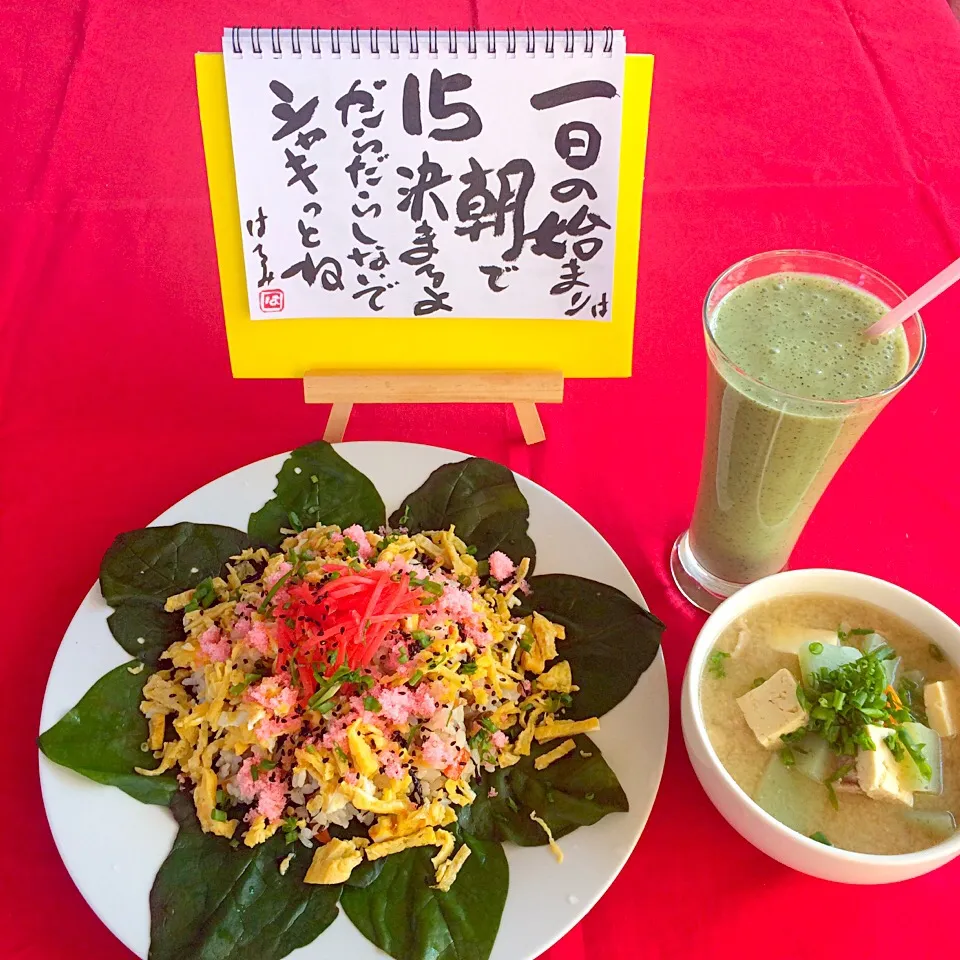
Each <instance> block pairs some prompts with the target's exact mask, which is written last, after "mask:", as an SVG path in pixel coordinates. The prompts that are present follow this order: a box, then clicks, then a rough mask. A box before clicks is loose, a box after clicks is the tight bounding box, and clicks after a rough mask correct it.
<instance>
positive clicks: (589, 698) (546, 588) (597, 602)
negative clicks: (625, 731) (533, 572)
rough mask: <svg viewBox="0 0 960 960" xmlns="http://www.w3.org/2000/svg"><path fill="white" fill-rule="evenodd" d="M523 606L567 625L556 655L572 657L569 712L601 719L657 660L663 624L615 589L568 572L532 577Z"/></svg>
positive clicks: (524, 612)
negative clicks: (575, 689)
mask: <svg viewBox="0 0 960 960" xmlns="http://www.w3.org/2000/svg"><path fill="white" fill-rule="evenodd" d="M529 583H530V595H529V596H528V597H526V598H525V599H524V601H523V604H522V606H521V607H520V612H521V615H522V616H526V615H528V614H529V613H531V612H532V611H533V610H536V611H537V612H538V613H540V614H542V615H543V616H545V617H547V618H548V619H550V620H553V621H554V622H555V623H559V624H562V626H563V627H564V628H565V630H566V639H564V640H558V641H557V656H558V658H560V659H563V660H569V661H570V668H571V670H572V671H573V682H574V683H575V684H576V685H577V686H578V687H580V690H579V692H577V693H576V694H574V698H573V706H572V707H571V708H570V709H569V710H568V711H567V716H568V717H569V718H570V719H573V720H584V719H586V718H587V717H599V716H602V715H603V714H605V713H606V712H607V711H608V710H612V709H613V708H614V707H615V706H616V705H617V704H618V703H619V702H620V701H621V700H622V699H623V698H624V697H625V696H626V695H627V694H628V693H629V692H630V691H631V690H632V689H633V687H634V684H636V682H637V680H639V679H640V675H641V674H642V673H643V672H644V670H646V669H647V667H649V666H650V664H651V663H653V660H654V658H655V657H656V655H657V650H658V649H659V648H660V636H661V634H662V633H663V630H664V626H663V624H662V623H661V622H660V620H658V619H657V618H656V617H655V616H654V615H653V614H652V613H650V612H649V611H647V610H644V609H643V607H641V606H640V605H639V604H637V603H634V601H633V600H631V599H630V598H629V597H628V596H626V594H623V593H621V592H620V591H619V590H617V589H616V588H615V587H611V586H608V585H607V584H605V583H597V582H596V581H595V580H586V579H584V578H583V577H575V576H572V575H571V574H567V573H550V574H546V575H545V576H542V577H533V578H532V579H531V580H530V581H529Z"/></svg>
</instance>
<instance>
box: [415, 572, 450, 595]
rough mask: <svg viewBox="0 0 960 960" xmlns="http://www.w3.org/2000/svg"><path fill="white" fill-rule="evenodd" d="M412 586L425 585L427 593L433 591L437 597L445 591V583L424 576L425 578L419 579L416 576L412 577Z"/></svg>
mask: <svg viewBox="0 0 960 960" xmlns="http://www.w3.org/2000/svg"><path fill="white" fill-rule="evenodd" d="M410 586H411V587H423V589H424V590H426V592H427V593H432V594H433V595H434V596H435V597H439V596H440V594H442V593H443V584H442V583H436V582H435V581H433V580H430V579H428V578H426V577H424V579H423V580H418V579H417V578H416V577H411V578H410Z"/></svg>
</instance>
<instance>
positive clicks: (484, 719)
mask: <svg viewBox="0 0 960 960" xmlns="http://www.w3.org/2000/svg"><path fill="white" fill-rule="evenodd" d="M480 723H481V724H482V725H483V726H484V727H486V729H487V730H489V731H490V732H491V733H496V732H497V731H498V730H499V729H500V728H499V727H498V726H497V725H496V724H495V723H494V722H493V721H492V720H491V719H490V718H489V717H481V718H480Z"/></svg>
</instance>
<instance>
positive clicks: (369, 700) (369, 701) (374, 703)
mask: <svg viewBox="0 0 960 960" xmlns="http://www.w3.org/2000/svg"><path fill="white" fill-rule="evenodd" d="M363 709H364V710H369V711H370V712H371V713H377V712H378V711H379V710H382V709H383V706H382V705H381V703H380V701H379V700H378V699H377V698H376V697H364V698H363Z"/></svg>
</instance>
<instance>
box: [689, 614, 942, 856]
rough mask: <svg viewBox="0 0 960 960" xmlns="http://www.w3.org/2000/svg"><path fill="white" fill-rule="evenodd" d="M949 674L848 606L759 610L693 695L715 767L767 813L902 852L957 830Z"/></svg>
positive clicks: (715, 658) (889, 618) (897, 627)
mask: <svg viewBox="0 0 960 960" xmlns="http://www.w3.org/2000/svg"><path fill="white" fill-rule="evenodd" d="M958 692H960V675H958V672H957V669H956V667H954V666H953V665H952V664H951V663H950V662H949V661H948V660H947V659H946V657H945V655H944V654H943V652H942V651H941V650H940V648H939V647H938V646H937V644H936V638H935V637H928V636H926V635H924V634H922V633H920V632H919V631H918V630H916V629H915V628H914V627H912V626H910V625H909V624H908V623H906V622H905V621H903V620H901V619H900V618H898V617H896V616H894V615H892V614H890V613H888V612H886V611H884V610H881V609H880V608H878V607H874V606H872V605H871V604H867V603H862V602H860V601H856V600H851V599H848V598H846V597H836V596H826V595H803V596H795V597H780V598H777V599H775V600H771V601H768V602H766V603H763V604H759V605H757V606H756V607H754V608H752V609H751V610H749V611H748V612H747V613H745V614H744V615H743V616H742V617H740V618H739V619H738V620H737V621H735V622H734V623H732V624H731V625H730V626H729V627H728V628H727V629H726V630H725V631H724V633H723V634H721V636H720V638H719V639H718V640H717V643H716V645H715V646H714V649H713V651H712V652H711V654H710V655H709V656H708V658H707V661H706V666H705V668H704V673H703V676H702V678H701V683H700V701H701V705H702V709H703V716H704V721H705V725H706V730H707V734H708V736H709V737H710V742H711V743H712V744H713V748H714V750H715V751H716V753H717V756H718V757H719V758H720V761H721V763H722V764H723V765H724V767H725V768H726V769H727V771H728V772H729V773H730V775H731V776H732V777H733V778H734V780H736V782H737V783H738V784H739V785H740V787H741V788H742V789H743V790H744V791H745V792H746V793H747V794H748V795H749V796H750V797H752V798H753V799H754V800H755V801H756V803H757V804H759V805H760V806H761V807H762V808H763V809H764V810H766V811H767V812H768V813H769V814H771V815H772V816H774V817H776V819H778V820H779V821H781V822H782V823H784V824H786V825H787V826H788V827H790V828H791V829H793V830H796V831H798V832H800V833H803V834H805V835H806V836H809V837H812V838H814V839H817V840H820V841H821V842H824V843H829V844H832V845H833V846H836V847H843V848H845V849H847V850H856V851H859V852H861V853H877V854H896V853H909V852H912V851H915V850H922V849H924V848H926V847H930V846H933V845H934V844H937V843H939V842H941V841H942V840H945V839H946V838H947V837H949V836H951V835H952V834H953V833H954V831H955V830H956V821H955V819H954V815H955V814H960V739H958V737H957V730H958V725H960V697H958Z"/></svg>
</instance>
